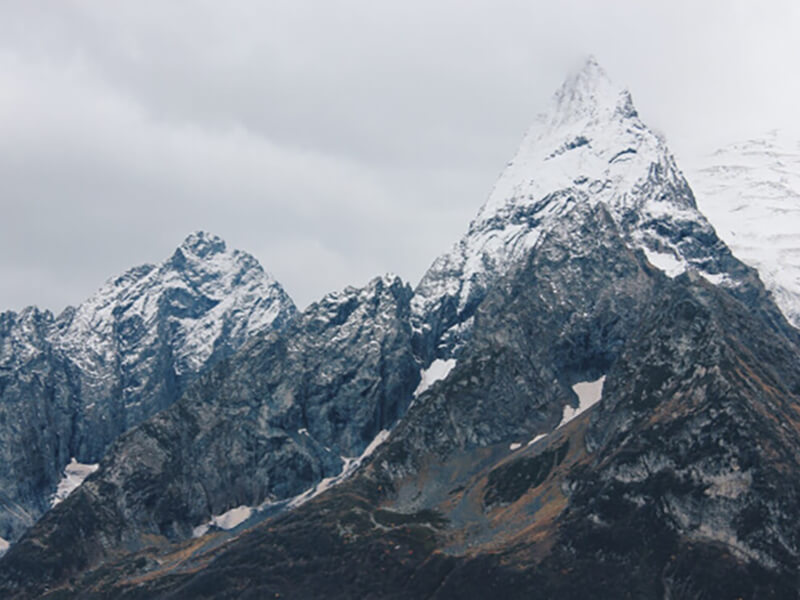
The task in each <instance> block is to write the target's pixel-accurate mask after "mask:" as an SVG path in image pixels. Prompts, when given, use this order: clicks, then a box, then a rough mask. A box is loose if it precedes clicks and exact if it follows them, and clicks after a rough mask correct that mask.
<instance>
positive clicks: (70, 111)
mask: <svg viewBox="0 0 800 600" xmlns="http://www.w3.org/2000/svg"><path fill="white" fill-rule="evenodd" d="M798 31H800V2H797V0H785V1H778V0H759V1H756V0H753V1H748V2H745V1H741V0H740V1H737V0H726V1H715V0H693V1H684V0H672V1H671V2H655V1H649V0H631V1H622V0H618V1H614V0H603V1H598V0H583V1H581V0H558V1H556V0H547V1H546V2H541V1H537V0H525V1H513V0H491V1H490V0H487V1H485V2H470V1H467V0H425V1H417V0H402V1H393V2H384V1H379V2H376V1H375V0H363V1H360V0H358V1H357V0H353V1H338V0H319V1H315V2H309V1H304V0H289V1H285V2H284V1H281V0H270V1H267V2H264V1H253V2H250V1H245V0H233V1H230V2H218V1H211V0H208V1H202V0H193V1H191V2H190V1H181V0H173V1H168V2H162V1H155V0H153V1H141V2H123V1H112V0H97V1H90V0H50V1H46V2H45V1H36V0H21V1H14V0H3V1H2V2H1V3H0V209H1V210H0V310H4V309H12V310H18V309H20V308H22V307H23V306H25V305H28V304H37V305H39V306H41V307H45V308H50V309H52V310H54V311H59V310H61V309H62V308H63V307H64V306H66V305H67V304H76V303H79V302H81V301H82V300H83V299H85V298H86V297H88V296H89V295H90V294H91V293H93V292H94V291H95V290H96V289H97V288H98V287H99V286H100V285H101V284H102V283H103V282H104V281H105V280H106V279H107V278H108V277H110V276H112V275H115V274H117V273H119V272H121V271H123V270H125V269H127V268H128V267H131V266H133V265H135V264H140V263H143V262H157V261H160V260H162V259H164V258H166V257H167V256H168V255H169V254H171V252H172V251H173V249H174V248H175V246H177V245H178V244H179V243H180V242H181V240H182V239H183V238H184V237H185V236H186V234H188V233H189V232H190V231H193V230H196V229H204V230H207V231H211V232H214V233H217V234H218V235H220V236H222V237H223V238H225V239H226V240H227V241H228V243H229V245H231V246H234V247H237V248H241V249H243V250H247V251H249V252H251V253H252V254H253V255H255V256H256V257H257V258H258V259H259V260H260V261H261V263H262V264H263V265H264V267H265V268H266V269H267V270H268V271H270V272H271V273H273V274H274V275H275V276H276V277H277V278H278V280H279V281H281V282H282V283H283V284H284V286H285V287H286V289H287V291H288V292H289V293H290V294H291V295H292V296H293V297H294V298H295V300H296V302H297V303H298V305H300V306H301V307H303V306H305V305H306V304H308V303H309V302H311V301H313V300H315V299H316V298H318V297H320V296H321V295H322V294H324V293H326V292H328V291H331V290H334V289H339V288H342V287H344V286H345V285H348V284H354V285H361V284H363V283H364V282H366V281H367V280H368V279H369V278H371V277H372V276H373V275H377V274H380V273H385V272H395V273H398V274H399V275H401V276H402V277H403V278H405V279H407V280H408V281H410V282H411V283H412V284H416V282H417V281H418V279H419V278H420V276H421V275H422V274H423V272H424V271H425V269H426V268H427V267H428V266H429V264H430V263H431V262H432V260H433V259H434V258H435V257H436V256H437V255H438V254H440V253H441V252H443V251H444V250H446V249H447V248H448V247H449V246H450V245H451V244H452V242H454V241H455V240H456V239H457V238H458V237H459V236H460V235H461V234H462V232H463V231H464V230H465V228H466V227H467V225H468V222H469V220H470V218H471V217H472V216H473V215H474V214H475V213H476V211H477V209H478V207H479V206H480V204H481V203H482V202H483V200H484V199H485V197H486V195H487V194H488V192H489V191H490V189H491V187H492V184H493V182H494V180H495V178H496V177H497V175H498V173H499V172H500V170H501V169H502V167H503V166H504V164H505V163H506V162H507V161H508V160H509V159H510V157H511V156H512V154H513V153H514V151H515V149H516V145H517V143H518V142H519V141H520V139H521V137H522V135H523V133H524V132H525V130H526V129H527V127H528V125H529V124H530V122H531V121H532V119H533V117H534V115H535V114H536V113H537V112H539V111H540V110H541V109H542V108H543V106H544V105H545V103H546V102H547V100H548V99H549V97H550V95H551V94H552V92H553V91H554V90H555V88H556V87H557V86H558V85H559V84H560V82H561V80H562V79H563V78H564V77H565V75H566V74H567V73H568V71H570V70H571V69H572V68H574V67H575V65H576V64H578V63H579V62H580V61H581V60H582V59H583V58H584V57H585V56H586V55H588V54H594V55H595V56H596V57H597V59H598V61H599V62H600V63H601V64H602V65H603V66H604V67H605V69H606V70H607V71H608V72H609V74H610V75H611V77H612V78H613V79H614V80H615V81H617V82H619V83H620V84H622V85H625V86H627V87H628V88H629V89H630V90H631V92H632V93H633V97H634V101H635V103H636V105H637V108H638V109H639V112H640V114H641V115H642V117H643V118H644V120H645V121H646V122H647V123H648V124H650V125H651V126H652V127H653V128H655V129H657V130H659V131H660V132H661V133H663V134H664V135H665V136H666V138H667V140H668V141H669V143H670V145H671V147H672V149H673V151H674V152H675V153H676V155H677V157H678V161H679V163H680V162H683V161H686V160H691V157H692V156H695V155H696V154H697V153H699V152H702V151H704V150H710V149H713V148H714V147H716V146H718V145H720V144H722V143H725V142H729V141H734V140H736V139H738V138H743V137H748V136H750V135H755V134H759V133H761V132H762V131H764V130H767V129H770V128H775V127H778V128H785V129H788V130H791V131H797V130H798V129H800V111H798V109H797V107H798V106H800V76H798V74H800V65H799V64H798V63H799V62H800V35H798Z"/></svg>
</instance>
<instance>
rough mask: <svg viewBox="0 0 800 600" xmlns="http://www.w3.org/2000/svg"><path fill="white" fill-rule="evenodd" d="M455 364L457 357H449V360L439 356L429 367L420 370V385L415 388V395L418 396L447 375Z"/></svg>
mask: <svg viewBox="0 0 800 600" xmlns="http://www.w3.org/2000/svg"><path fill="white" fill-rule="evenodd" d="M455 366H456V359H455V358H449V359H447V360H442V359H440V358H437V359H436V360H434V361H433V362H432V363H431V364H430V366H429V367H428V368H427V369H423V370H422V371H420V374H419V375H420V380H419V385H418V386H417V389H416V390H414V397H415V398H416V397H417V396H419V395H420V394H422V392H424V391H425V390H427V389H428V388H429V387H431V386H432V385H433V384H434V383H436V382H437V381H439V380H441V379H444V378H445V377H447V376H448V375H449V374H450V371H452V370H453V367H455Z"/></svg>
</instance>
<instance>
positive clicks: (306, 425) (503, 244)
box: [0, 60, 800, 599]
mask: <svg viewBox="0 0 800 600" xmlns="http://www.w3.org/2000/svg"><path fill="white" fill-rule="evenodd" d="M798 360H800V333H799V332H798V331H797V330H796V329H795V328H793V327H792V326H791V325H790V324H789V323H788V322H787V321H786V319H785V318H784V316H783V315H782V313H781V311H780V310H779V309H778V307H777V306H776V305H775V304H774V302H773V299H772V296H771V295H770V294H769V293H768V292H767V290H766V289H765V287H764V286H763V284H762V282H761V280H760V279H759V277H758V273H757V272H756V271H755V269H753V268H751V267H748V266H746V265H745V264H743V263H741V262H740V261H739V260H738V259H737V258H735V257H734V256H733V255H732V254H731V252H730V251H729V250H728V248H727V246H726V245H725V244H724V243H723V242H722V241H721V240H720V239H719V238H718V237H717V236H716V234H715V232H714V229H713V228H712V227H711V226H710V225H709V223H708V221H707V220H706V219H705V218H704V217H703V216H702V215H701V214H700V213H699V211H698V210H697V207H696V205H695V201H694V196H693V194H692V191H691V189H690V188H689V186H688V184H687V182H686V180H685V179H684V178H683V176H682V174H681V172H680V171H679V170H678V168H677V166H676V165H675V162H674V160H673V159H672V157H671V154H670V153H669V151H668V149H667V147H666V144H665V143H664V142H663V140H661V139H659V138H658V137H657V136H655V135H653V134H652V133H650V132H649V130H647V128H646V126H645V125H644V124H643V123H642V122H641V120H640V119H639V117H638V115H637V113H636V110H635V108H634V107H633V104H632V101H631V99H630V95H629V94H627V92H624V91H620V90H618V89H617V88H616V87H615V86H613V84H611V82H610V81H609V79H608V77H607V76H606V75H605V73H604V72H603V71H602V69H601V68H600V67H599V66H598V65H597V63H596V62H595V61H593V60H590V61H588V62H587V63H586V65H584V67H583V69H581V70H580V71H579V72H578V73H577V74H575V75H573V76H572V77H570V78H569V79H568V80H567V82H566V83H565V85H564V86H563V87H562V88H561V89H560V90H559V91H558V92H557V94H556V96H555V99H554V102H553V107H552V110H551V112H550V113H549V114H548V115H546V116H544V117H542V118H541V119H539V121H538V123H537V125H535V127H534V129H532V130H531V132H529V134H528V136H526V138H525V140H524V141H523V145H522V147H521V149H520V151H519V152H518V154H517V157H516V158H515V159H514V161H513V162H512V164H511V165H510V166H509V167H508V169H507V170H506V171H505V172H504V174H503V175H502V176H501V178H500V180H499V181H498V183H497V185H496V186H495V189H494V191H493V192H492V195H491V196H490V198H489V200H488V201H487V203H486V204H485V205H484V207H483V208H482V209H481V211H480V212H479V215H478V217H477V218H476V219H475V220H474V221H473V223H472V225H471V226H470V229H469V231H468V232H467V234H466V236H465V237H464V238H463V239H462V240H461V241H460V242H458V243H457V244H456V246H455V247H454V250H453V251H452V252H451V253H450V254H448V255H445V256H444V257H440V258H439V259H437V260H436V261H435V262H434V264H433V266H432V267H431V269H430V271H429V272H428V273H427V274H426V275H425V277H424V278H423V280H422V282H421V283H420V284H419V286H418V287H417V288H416V290H415V291H414V292H413V295H412V292H411V290H410V288H409V287H408V286H406V285H405V284H403V283H402V282H401V281H399V280H397V279H393V278H378V279H376V280H373V282H370V284H368V285H367V286H366V287H364V288H361V289H349V290H345V291H344V292H342V293H340V294H335V295H332V296H328V297H326V298H324V299H323V300H322V301H321V302H320V303H317V304H315V305H312V306H311V307H309V309H307V310H306V311H304V312H303V313H302V314H301V315H298V316H296V317H295V318H294V319H293V320H292V321H291V322H290V323H289V324H288V325H287V326H286V327H285V328H284V329H283V330H280V331H273V332H268V333H265V334H259V335H257V336H255V337H254V338H253V339H252V341H250V342H248V343H246V344H245V345H244V346H243V347H242V348H241V349H240V350H239V351H238V352H237V353H235V354H233V355H232V356H230V357H229V358H227V359H225V360H223V361H221V362H220V363H218V365H217V366H216V367H214V368H212V369H211V370H210V371H208V372H207V373H206V374H204V375H202V376H200V377H199V378H198V379H197V380H196V381H195V382H194V383H193V384H191V385H190V386H189V387H188V389H187V391H186V392H185V394H184V395H183V396H182V397H181V399H180V400H179V401H178V402H176V403H175V404H173V405H172V406H171V407H170V408H168V409H166V410H164V411H162V412H161V413H159V414H157V415H155V416H154V417H151V418H150V419H148V420H146V421H145V422H143V423H142V424H141V425H139V426H137V427H135V428H134V429H132V430H131V431H129V432H128V433H126V434H124V435H123V436H121V437H120V438H119V439H118V440H117V441H116V442H115V443H114V444H113V446H112V447H111V448H110V449H109V451H108V453H107V454H106V455H105V457H104V458H103V459H102V460H101V462H100V465H99V468H98V469H97V471H95V472H94V473H92V474H91V475H89V476H88V478H87V479H86V480H85V482H84V483H83V485H81V486H80V487H78V488H77V490H76V491H75V492H73V493H72V494H71V495H69V496H68V497H67V498H66V499H65V500H64V501H63V502H61V503H60V504H58V505H57V506H56V507H55V508H54V509H53V510H51V511H49V512H48V513H47V514H46V515H44V517H43V518H42V519H41V520H40V521H39V522H38V523H37V524H36V525H35V526H34V527H32V528H31V529H30V530H29V531H28V532H26V534H25V535H24V536H23V537H22V538H21V539H20V540H19V541H18V542H17V543H15V544H13V545H12V546H11V548H10V549H9V550H8V552H7V553H6V555H5V556H4V557H3V558H2V559H0V594H2V595H3V596H4V597H9V598H29V597H45V598H72V597H78V598H173V599H174V598H247V597H251V598H263V597H272V598H274V597H282V598H309V597H326V598H357V597H374V598H420V597H425V598H441V599H444V598H486V597H507V598H529V597H542V598H556V597H557V598H567V599H569V598H576V599H577V598H618V597H635V598H676V599H677V598H739V597H741V598H796V597H798V595H800V594H798V588H797V581H798V576H800V567H799V565H800V525H798V523H797V520H796V519H795V518H794V517H795V513H796V506H797V503H798V501H800V477H798V474H799V473H800V375H798V371H797V368H796V366H797V364H798ZM75 540H80V543H79V544H76V543H75Z"/></svg>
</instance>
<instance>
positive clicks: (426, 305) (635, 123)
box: [413, 58, 735, 360]
mask: <svg viewBox="0 0 800 600" xmlns="http://www.w3.org/2000/svg"><path fill="white" fill-rule="evenodd" d="M578 203H580V204H588V205H589V206H593V207H594V206H598V205H600V204H603V205H605V207H606V208H607V210H608V211H609V213H610V214H611V216H612V217H613V219H614V221H615V222H616V223H617V225H618V227H619V228H620V229H621V230H622V231H623V233H624V234H625V235H626V237H628V239H629V241H630V243H631V244H632V245H633V246H635V247H638V248H641V249H642V250H643V251H644V252H645V253H646V254H647V256H648V258H649V259H650V260H651V262H653V264H655V265H656V266H657V267H659V268H661V269H662V270H664V271H666V272H667V274H668V275H670V276H675V275H678V274H679V273H681V272H683V271H685V270H686V269H687V268H689V267H692V268H694V269H697V270H698V271H700V272H701V274H704V275H705V276H706V277H707V278H709V279H711V280H712V281H714V282H715V283H724V284H728V285H732V284H733V283H732V282H733V281H734V279H735V278H734V277H732V276H730V274H727V273H726V269H727V267H726V266H724V265H723V264H722V263H723V262H725V261H727V258H724V257H723V255H724V254H725V253H727V249H725V248H724V246H722V245H720V244H719V240H718V239H717V238H716V235H715V234H714V231H713V228H712V227H711V226H710V225H709V223H708V222H707V221H706V219H705V218H704V217H703V216H702V215H701V214H700V213H699V212H698V210H697V206H696V204H695V200H694V196H693V195H692V191H691V189H690V188H689V186H688V184H687V183H686V181H685V179H684V177H683V174H682V173H681V172H680V170H679V169H678V167H677V165H676V163H675V160H674V159H673V157H672V155H671V153H670V151H669V149H668V148H667V146H666V143H665V141H664V140H663V139H662V138H661V137H660V136H658V135H656V134H655V133H654V132H653V131H651V130H650V129H648V128H647V126H646V125H645V124H644V123H643V121H642V120H641V118H640V117H639V113H638V111H637V110H636V108H635V107H634V104H633V100H632V98H631V95H630V94H629V93H628V91H627V90H625V89H624V88H621V87H618V86H616V85H615V84H614V83H613V82H612V81H611V79H610V78H609V77H608V75H607V74H606V73H605V71H604V70H603V69H602V67H600V65H599V64H598V63H597V61H596V60H595V59H593V58H589V59H588V60H587V61H586V62H585V64H584V65H583V67H582V68H581V69H580V70H578V71H577V72H576V73H574V74H573V75H571V76H570V77H569V78H567V80H566V81H565V83H564V84H563V85H562V86H561V87H560V88H559V89H558V90H557V91H556V93H555V95H554V96H553V98H552V101H551V104H550V109H549V111H548V112H547V113H546V114H544V115H540V116H539V117H538V118H537V119H536V120H535V121H534V124H533V126H532V127H531V128H530V129H529V130H528V132H527V134H526V135H525V137H524V138H523V140H522V143H521V144H520V147H519V149H518V150H517V153H516V155H515V156H514V158H513V159H512V160H511V162H509V163H508V165H507V166H506V168H505V169H504V171H503V172H502V173H501V175H500V177H499V178H498V180H497V182H496V183H495V185H494V188H493V189H492V192H491V194H490V195H489V197H488V199H487V200H486V202H485V203H484V205H483V206H482V207H481V209H480V210H479V212H478V215H477V217H476V218H475V219H474V220H473V221H472V223H471V224H470V226H469V230H468V231H467V233H466V235H465V236H464V237H463V238H462V239H461V240H460V241H459V242H458V243H457V244H456V245H455V246H454V247H453V249H452V250H451V251H450V252H449V253H447V254H445V255H443V256H441V257H439V258H438V259H437V260H436V261H435V262H434V264H433V265H432V266H431V268H430V269H429V271H428V272H427V273H426V274H425V276H424V277H423V279H422V281H421V282H420V284H419V286H418V287H417V290H416V295H415V298H414V303H413V309H414V312H415V315H416V323H415V327H416V328H417V330H418V332H419V335H420V336H421V337H422V338H424V339H425V341H422V342H420V343H421V353H422V355H423V356H424V357H425V358H426V360H427V359H432V358H441V359H446V358H448V357H450V356H451V354H452V352H453V349H454V348H456V347H457V346H458V345H459V343H460V342H459V341H458V340H460V339H462V338H463V337H464V336H465V335H468V330H469V328H470V327H471V324H470V323H471V321H470V319H471V316H472V313H473V312H474V310H475V307H476V306H477V305H478V304H479V303H480V301H481V299H482V298H483V296H484V294H485V292H486V289H487V287H488V286H489V285H491V283H492V282H493V281H494V280H496V279H497V277H499V276H501V275H503V274H504V273H505V272H506V271H507V270H508V269H509V268H510V266H511V265H512V264H514V263H516V262H518V261H519V260H520V259H521V258H522V257H523V256H525V255H526V254H527V253H528V252H529V251H530V250H531V249H532V248H535V247H536V246H537V244H538V243H539V242H540V240H541V239H542V236H544V235H546V234H547V233H548V232H549V231H552V230H553V229H554V228H557V227H559V223H561V222H563V220H564V216H565V215H566V214H567V213H568V212H569V211H570V210H571V209H572V208H573V207H574V206H575V205H576V204H578ZM718 246H719V247H718ZM720 252H721V253H722V254H720ZM727 256H728V257H729V253H728V254H727ZM723 258H724V260H723ZM721 261H722V262H721ZM431 352H432V353H433V354H431Z"/></svg>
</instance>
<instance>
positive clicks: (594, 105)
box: [545, 56, 635, 128]
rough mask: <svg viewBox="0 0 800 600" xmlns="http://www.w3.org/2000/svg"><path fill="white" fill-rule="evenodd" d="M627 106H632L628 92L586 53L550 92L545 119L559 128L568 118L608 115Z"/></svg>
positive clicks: (572, 119)
mask: <svg viewBox="0 0 800 600" xmlns="http://www.w3.org/2000/svg"><path fill="white" fill-rule="evenodd" d="M629 106H630V107H631V108H632V101H631V97H630V93H629V92H628V91H627V90H626V89H624V88H621V87H619V86H617V85H616V84H615V83H614V82H613V81H612V80H611V78H610V77H609V76H608V73H606V71H605V69H603V67H601V66H600V64H599V63H598V62H597V60H596V59H595V58H594V57H593V56H590V57H589V58H587V59H586V61H585V62H584V63H583V66H582V67H581V68H580V69H578V70H576V71H574V72H573V73H572V74H571V75H570V76H569V77H567V79H566V80H565V81H564V83H563V84H562V85H561V87H560V88H559V89H558V90H557V91H556V93H555V94H554V95H553V98H552V102H551V107H550V110H549V111H548V113H547V114H546V115H545V117H546V120H545V122H546V124H547V126H548V127H550V128H553V127H559V126H562V125H563V124H564V123H566V122H570V121H577V120H581V119H597V118H600V117H602V116H608V115H609V114H613V113H615V112H617V111H618V110H620V108H622V109H623V110H624V111H625V112H629V111H628V110H626V109H627V108H628V107H629ZM633 112H634V113H635V111H633Z"/></svg>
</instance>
